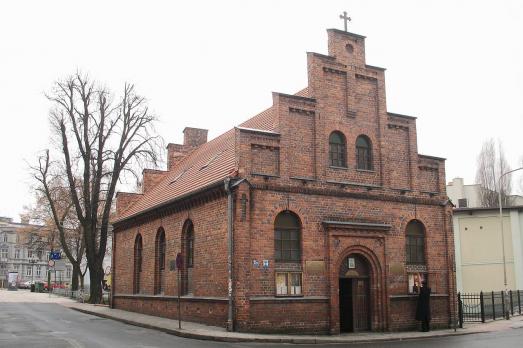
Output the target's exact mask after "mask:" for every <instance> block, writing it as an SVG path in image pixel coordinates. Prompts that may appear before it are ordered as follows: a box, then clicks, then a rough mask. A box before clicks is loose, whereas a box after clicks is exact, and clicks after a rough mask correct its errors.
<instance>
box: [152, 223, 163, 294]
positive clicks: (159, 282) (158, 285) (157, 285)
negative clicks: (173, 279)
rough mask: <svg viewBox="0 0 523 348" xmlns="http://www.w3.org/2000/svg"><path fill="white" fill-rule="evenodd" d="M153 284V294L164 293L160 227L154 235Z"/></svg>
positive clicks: (161, 233)
mask: <svg viewBox="0 0 523 348" xmlns="http://www.w3.org/2000/svg"><path fill="white" fill-rule="evenodd" d="M155 245H156V247H155V251H156V252H155V266H156V267H155V272H154V276H155V282H154V293H155V294H161V293H162V292H163V291H164V272H165V231H164V230H163V228H161V227H160V229H158V233H156V243H155Z"/></svg>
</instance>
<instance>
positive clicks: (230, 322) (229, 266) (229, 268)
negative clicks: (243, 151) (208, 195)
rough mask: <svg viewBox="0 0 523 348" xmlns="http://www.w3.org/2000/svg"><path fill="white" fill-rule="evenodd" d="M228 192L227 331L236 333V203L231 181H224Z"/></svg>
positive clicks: (227, 179) (228, 179)
mask: <svg viewBox="0 0 523 348" xmlns="http://www.w3.org/2000/svg"><path fill="white" fill-rule="evenodd" d="M224 184H225V192H227V298H228V300H229V310H228V314H227V331H234V327H233V323H234V321H233V301H232V256H233V211H234V206H233V205H234V202H233V199H232V198H233V197H232V191H231V179H230V178H226V179H225V180H224Z"/></svg>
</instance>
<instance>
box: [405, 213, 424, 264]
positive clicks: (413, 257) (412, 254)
mask: <svg viewBox="0 0 523 348" xmlns="http://www.w3.org/2000/svg"><path fill="white" fill-rule="evenodd" d="M406 254H407V263H408V264H424V263H425V227H424V226H423V224H422V223H421V222H419V221H418V220H412V221H411V222H409V223H408V225H407V231H406Z"/></svg>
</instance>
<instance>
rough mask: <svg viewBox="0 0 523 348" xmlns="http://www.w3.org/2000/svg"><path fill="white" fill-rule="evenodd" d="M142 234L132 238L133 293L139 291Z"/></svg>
mask: <svg viewBox="0 0 523 348" xmlns="http://www.w3.org/2000/svg"><path fill="white" fill-rule="evenodd" d="M142 250H143V244H142V235H140V234H138V235H137V236H136V239H135V240H134V282H133V293H135V294H138V293H140V280H141V278H142Z"/></svg>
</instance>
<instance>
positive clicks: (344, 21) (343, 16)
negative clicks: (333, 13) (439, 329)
mask: <svg viewBox="0 0 523 348" xmlns="http://www.w3.org/2000/svg"><path fill="white" fill-rule="evenodd" d="M340 19H343V24H344V25H345V31H347V22H350V17H347V12H346V11H343V15H340Z"/></svg>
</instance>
